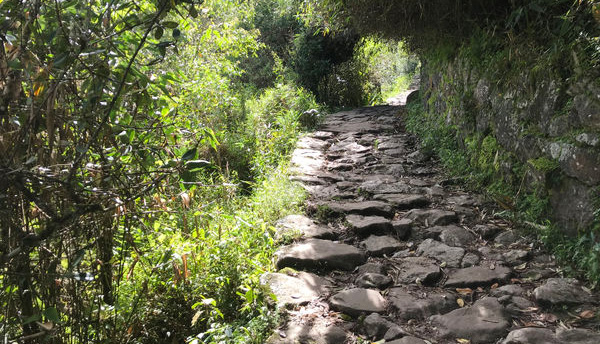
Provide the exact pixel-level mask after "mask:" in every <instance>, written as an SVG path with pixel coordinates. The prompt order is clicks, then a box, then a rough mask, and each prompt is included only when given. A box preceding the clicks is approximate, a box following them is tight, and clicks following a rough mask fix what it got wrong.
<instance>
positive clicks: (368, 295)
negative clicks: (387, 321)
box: [329, 288, 385, 316]
mask: <svg viewBox="0 0 600 344" xmlns="http://www.w3.org/2000/svg"><path fill="white" fill-rule="evenodd" d="M329 303H330V304H331V307H332V308H333V309H335V310H336V311H339V312H342V313H344V314H348V315H350V316H359V315H360V314H362V313H381V312H383V311H384V310H385V299H384V298H383V296H381V294H380V293H379V292H378V291H375V290H372V289H363V288H354V289H348V290H344V291H341V292H339V293H337V294H335V295H333V296H332V297H331V298H330V299H329Z"/></svg>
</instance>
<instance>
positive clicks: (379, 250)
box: [361, 235, 402, 257]
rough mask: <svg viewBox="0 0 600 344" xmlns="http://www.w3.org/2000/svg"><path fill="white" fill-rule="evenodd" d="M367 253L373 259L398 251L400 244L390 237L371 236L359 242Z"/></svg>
mask: <svg viewBox="0 0 600 344" xmlns="http://www.w3.org/2000/svg"><path fill="white" fill-rule="evenodd" d="M361 246H362V247H364V248H365V249H366V250H367V252H368V253H369V254H370V255H371V256H374V257H377V256H383V255H384V254H390V253H393V252H395V251H398V250H399V249H400V248H401V247H402V244H400V242H399V241H398V240H396V239H394V238H392V237H391V236H387V235H386V236H377V235H371V236H369V237H368V238H367V239H366V240H364V241H362V242H361Z"/></svg>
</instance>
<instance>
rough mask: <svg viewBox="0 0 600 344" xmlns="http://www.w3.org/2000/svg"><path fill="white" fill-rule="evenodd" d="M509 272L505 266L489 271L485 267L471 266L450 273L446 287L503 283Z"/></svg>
mask: <svg viewBox="0 0 600 344" xmlns="http://www.w3.org/2000/svg"><path fill="white" fill-rule="evenodd" d="M510 272H511V270H510V269H509V268H507V267H505V266H496V267H495V268H494V270H491V269H490V268H489V267H486V266H471V267H468V268H464V269H458V270H454V271H452V272H450V274H449V275H450V277H449V278H448V280H447V281H446V283H445V286H446V287H450V288H463V287H481V286H488V285H492V284H494V283H503V282H505V281H507V280H508V278H509V277H510Z"/></svg>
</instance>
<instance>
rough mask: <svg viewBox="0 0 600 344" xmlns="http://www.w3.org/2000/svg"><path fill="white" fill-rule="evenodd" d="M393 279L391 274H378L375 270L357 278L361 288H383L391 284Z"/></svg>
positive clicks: (357, 283)
mask: <svg viewBox="0 0 600 344" xmlns="http://www.w3.org/2000/svg"><path fill="white" fill-rule="evenodd" d="M392 282H393V280H392V278H391V277H390V276H387V275H382V274H377V273H373V272H367V273H364V274H362V275H360V276H358V277H357V278H356V281H355V283H356V285H357V286H358V287H360V288H378V289H383V288H385V287H387V286H389V285H390V284H392Z"/></svg>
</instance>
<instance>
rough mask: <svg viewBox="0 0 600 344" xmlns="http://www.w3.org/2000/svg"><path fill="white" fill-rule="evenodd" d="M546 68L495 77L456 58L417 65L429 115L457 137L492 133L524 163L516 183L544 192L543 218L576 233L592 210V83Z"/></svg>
mask: <svg viewBox="0 0 600 344" xmlns="http://www.w3.org/2000/svg"><path fill="white" fill-rule="evenodd" d="M541 74H542V75H543V73H541ZM551 74H552V73H548V75H546V76H542V77H540V73H539V72H538V73H536V75H535V77H534V76H532V74H531V73H529V72H527V73H522V74H521V75H520V76H519V77H516V78H515V77H513V78H512V79H513V81H512V82H507V80H503V81H502V82H499V81H498V80H491V79H490V77H489V76H486V75H491V73H489V71H479V70H477V69H476V68H473V67H472V66H470V65H469V64H468V62H466V61H463V60H460V59H456V60H454V61H453V62H452V63H450V64H448V65H446V66H445V67H443V68H440V67H431V66H427V65H426V64H425V66H424V67H423V71H422V76H421V90H422V91H421V94H422V95H423V101H424V104H425V107H426V109H427V111H428V112H429V114H430V115H431V114H433V115H435V116H444V118H445V122H446V123H445V124H447V125H448V124H450V125H456V126H457V129H458V131H459V135H460V137H462V139H463V140H464V139H467V138H468V137H472V136H473V135H476V134H480V137H481V136H486V135H492V136H494V137H495V139H496V141H497V142H498V144H499V145H500V146H501V147H502V148H503V149H505V150H506V151H508V152H511V153H514V155H515V157H516V158H517V159H518V160H519V161H520V162H521V163H523V164H525V166H526V167H527V168H526V170H527V171H526V178H525V183H524V184H526V186H529V187H530V188H532V187H533V186H534V185H535V187H537V188H538V189H539V188H540V187H541V188H542V189H543V191H544V192H545V196H548V198H549V200H550V205H551V212H550V214H551V220H553V222H554V223H556V224H558V225H559V226H561V227H562V229H563V230H564V231H565V232H566V233H569V234H576V233H577V232H578V231H582V230H588V229H589V228H590V227H591V226H592V225H593V224H594V219H595V216H596V218H597V217H598V216H599V215H598V209H599V207H600V206H599V205H598V204H599V203H600V202H599V200H600V83H599V82H598V80H582V78H579V80H577V81H570V79H567V80H566V81H565V80H556V79H555V78H553V77H552V76H551ZM534 78H535V80H534ZM571 79H575V78H571ZM536 161H543V162H546V164H545V165H546V166H544V167H540V166H536V164H535V162H536ZM548 165H550V166H548ZM505 169H506V170H508V171H510V170H511V168H510V166H505ZM595 212H596V215H594V213H595Z"/></svg>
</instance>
